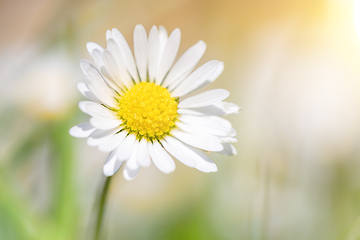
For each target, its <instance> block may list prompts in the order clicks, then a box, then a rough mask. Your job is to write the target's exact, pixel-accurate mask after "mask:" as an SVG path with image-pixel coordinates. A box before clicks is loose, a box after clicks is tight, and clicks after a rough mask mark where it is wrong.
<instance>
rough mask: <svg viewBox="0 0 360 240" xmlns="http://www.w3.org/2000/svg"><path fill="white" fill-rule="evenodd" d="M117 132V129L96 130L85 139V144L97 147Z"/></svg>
mask: <svg viewBox="0 0 360 240" xmlns="http://www.w3.org/2000/svg"><path fill="white" fill-rule="evenodd" d="M117 131H118V130H117V129H109V130H101V129H96V130H95V131H94V132H93V133H91V135H90V137H89V138H88V139H87V144H88V145H89V146H98V145H99V144H101V143H102V142H104V141H106V140H107V139H109V138H111V136H112V135H113V134H114V133H116V132H117Z"/></svg>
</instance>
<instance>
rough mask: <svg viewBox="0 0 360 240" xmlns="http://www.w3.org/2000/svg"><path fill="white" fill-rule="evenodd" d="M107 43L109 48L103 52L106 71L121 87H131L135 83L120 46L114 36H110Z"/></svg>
mask: <svg viewBox="0 0 360 240" xmlns="http://www.w3.org/2000/svg"><path fill="white" fill-rule="evenodd" d="M107 43H108V48H109V50H107V49H106V50H104V54H103V60H104V66H105V69H106V73H107V74H109V76H110V78H111V79H112V80H113V81H114V82H115V83H117V85H119V86H120V87H122V88H123V87H124V86H126V87H127V88H130V87H131V86H132V85H133V81H132V79H131V77H130V75H129V73H128V72H127V70H126V68H125V65H124V63H123V59H122V57H121V54H120V50H119V47H118V46H117V44H116V43H115V40H114V39H112V38H109V39H108V41H107ZM102 71H103V70H102Z"/></svg>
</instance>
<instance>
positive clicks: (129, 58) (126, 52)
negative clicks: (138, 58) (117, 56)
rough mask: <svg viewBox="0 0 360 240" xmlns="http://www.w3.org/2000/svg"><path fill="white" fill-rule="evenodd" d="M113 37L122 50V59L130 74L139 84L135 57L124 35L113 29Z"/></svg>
mask: <svg viewBox="0 0 360 240" xmlns="http://www.w3.org/2000/svg"><path fill="white" fill-rule="evenodd" d="M112 37H113V38H114V39H115V41H116V43H117V44H118V46H119V48H120V51H121V53H122V57H123V59H124V64H125V66H126V68H127V70H128V72H129V73H130V75H131V77H132V78H133V79H134V80H135V82H139V77H138V74H137V71H136V65H135V60H134V56H133V54H132V52H131V49H130V47H129V45H128V43H127V42H126V39H125V38H124V36H123V35H122V33H121V32H120V31H119V30H118V29H116V28H113V29H112Z"/></svg>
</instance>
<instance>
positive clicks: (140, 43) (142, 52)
mask: <svg viewBox="0 0 360 240" xmlns="http://www.w3.org/2000/svg"><path fill="white" fill-rule="evenodd" d="M134 55H135V60H136V65H137V68H138V71H139V75H140V78H141V81H142V82H146V79H147V36H146V31H145V28H144V27H143V26H142V25H136V27H135V31H134Z"/></svg>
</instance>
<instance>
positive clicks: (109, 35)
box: [106, 30, 112, 40]
mask: <svg viewBox="0 0 360 240" xmlns="http://www.w3.org/2000/svg"><path fill="white" fill-rule="evenodd" d="M111 37H112V32H111V31H110V30H106V40H108V39H109V38H111Z"/></svg>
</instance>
